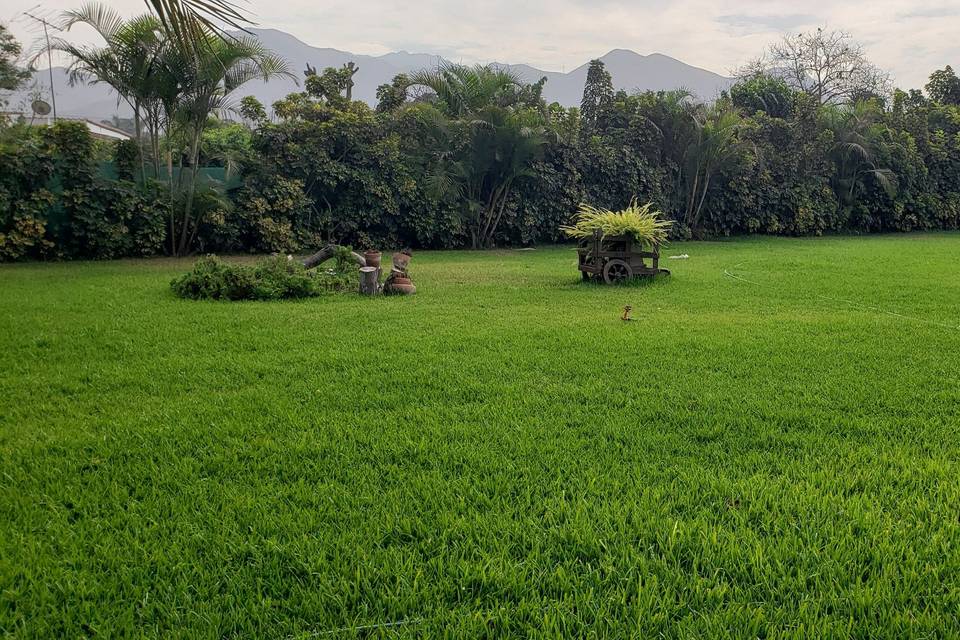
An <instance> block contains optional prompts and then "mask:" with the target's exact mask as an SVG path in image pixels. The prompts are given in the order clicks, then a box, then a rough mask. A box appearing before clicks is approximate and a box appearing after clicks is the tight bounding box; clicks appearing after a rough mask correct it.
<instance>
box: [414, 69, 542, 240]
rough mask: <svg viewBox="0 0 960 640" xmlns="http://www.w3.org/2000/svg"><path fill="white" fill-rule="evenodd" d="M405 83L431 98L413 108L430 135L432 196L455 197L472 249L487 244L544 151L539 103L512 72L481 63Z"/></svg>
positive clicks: (430, 73) (422, 75) (416, 76)
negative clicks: (425, 90) (427, 91)
mask: <svg viewBox="0 0 960 640" xmlns="http://www.w3.org/2000/svg"><path fill="white" fill-rule="evenodd" d="M410 84H411V86H417V85H419V86H422V87H426V88H428V89H430V90H431V91H432V92H433V93H434V94H435V100H434V103H433V104H432V105H426V106H420V107H418V109H419V111H418V114H419V116H420V118H421V120H422V121H424V122H425V123H426V124H427V125H428V129H429V130H430V131H431V132H432V136H433V142H434V144H433V145H432V147H433V148H434V149H435V152H434V160H433V163H432V171H431V173H430V175H429V177H428V180H429V182H430V184H431V186H432V187H433V191H434V192H435V193H438V194H442V195H454V196H456V197H458V198H460V200H461V204H462V207H463V212H464V217H465V218H466V219H467V226H468V228H469V230H470V236H471V242H472V245H473V247H474V248H479V247H488V246H490V245H491V244H492V243H493V240H494V237H495V236H496V232H497V228H498V226H499V224H500V221H501V220H502V218H503V215H504V211H505V210H506V207H507V203H508V201H509V199H510V196H511V194H512V190H513V187H514V186H515V184H516V182H517V181H518V180H520V179H521V178H523V177H524V176H527V175H529V174H530V172H531V167H532V164H533V162H534V161H535V160H536V159H537V158H539V157H540V156H541V154H542V152H543V147H544V145H545V144H546V128H545V127H544V122H545V120H544V118H545V115H544V114H545V108H544V105H543V101H542V99H540V98H539V94H538V93H536V92H527V93H524V92H523V85H522V83H521V82H520V80H519V79H518V78H517V77H516V76H515V75H513V74H511V73H509V72H507V71H505V70H502V69H497V68H494V67H485V66H482V65H477V66H472V67H468V66H464V65H445V66H442V67H440V68H438V69H436V70H434V71H421V72H419V73H414V74H412V75H411V76H410ZM535 93H536V96H537V97H536V99H531V96H533V95H535Z"/></svg>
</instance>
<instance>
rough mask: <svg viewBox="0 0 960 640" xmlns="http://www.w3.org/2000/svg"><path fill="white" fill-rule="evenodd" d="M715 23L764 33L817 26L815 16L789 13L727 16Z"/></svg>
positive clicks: (720, 17)
mask: <svg viewBox="0 0 960 640" xmlns="http://www.w3.org/2000/svg"><path fill="white" fill-rule="evenodd" d="M717 22H719V23H720V24H725V25H728V26H731V27H735V28H737V29H738V30H746V31H750V30H753V31H751V32H766V31H771V30H773V31H786V30H792V29H796V28H797V27H803V26H809V25H815V24H818V20H817V17H816V16H812V15H809V14H803V13H790V14H785V15H749V14H742V13H740V14H738V13H734V14H729V15H723V16H719V17H718V18H717Z"/></svg>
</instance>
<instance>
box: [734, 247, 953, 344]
mask: <svg viewBox="0 0 960 640" xmlns="http://www.w3.org/2000/svg"><path fill="white" fill-rule="evenodd" d="M743 264H744V263H742V262H740V263H738V264H735V265H733V266H732V267H730V269H732V270H734V271H735V270H737V269H739V268H740V267H742V266H743ZM723 275H725V276H727V277H728V278H731V279H733V280H738V281H740V282H745V283H747V284H752V285H755V286H758V287H765V286H767V285H763V284H760V283H759V282H754V281H753V280H747V279H746V278H744V277H742V276H739V275H737V274H735V273H732V272H731V271H730V270H729V269H724V270H723ZM814 297H816V298H819V299H820V300H827V301H830V302H841V303H843V304H846V305H849V306H851V307H855V308H857V309H862V310H864V311H873V312H875V313H881V314H884V315H888V316H893V317H894V318H900V319H901V320H912V321H913V322H922V323H924V324H929V325H933V326H936V327H942V328H944V329H953V330H955V331H956V330H960V325H952V324H947V323H945V322H938V321H936V320H930V319H928V318H918V317H916V316H908V315H904V314H902V313H897V312H896V311H889V310H887V309H884V308H882V307H877V306H872V305H868V304H863V303H860V302H855V301H853V300H844V299H843V298H831V297H829V296H823V295H820V294H814Z"/></svg>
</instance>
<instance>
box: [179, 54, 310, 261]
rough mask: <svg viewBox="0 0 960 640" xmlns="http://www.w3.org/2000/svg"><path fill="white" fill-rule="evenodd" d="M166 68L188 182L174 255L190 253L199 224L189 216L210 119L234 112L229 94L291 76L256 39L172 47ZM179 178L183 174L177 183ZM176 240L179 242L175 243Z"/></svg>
mask: <svg viewBox="0 0 960 640" xmlns="http://www.w3.org/2000/svg"><path fill="white" fill-rule="evenodd" d="M163 63H164V65H165V66H166V68H167V69H169V70H171V72H175V73H176V76H177V80H178V88H179V95H177V96H173V97H172V99H173V101H174V102H173V103H172V104H171V105H169V107H168V108H169V111H170V117H171V118H172V120H173V122H172V124H173V125H174V126H176V127H177V128H179V129H180V130H181V131H182V132H183V134H184V136H185V138H186V141H187V162H188V166H189V169H190V171H189V181H188V183H187V185H186V187H185V188H184V189H183V190H182V191H183V200H184V206H183V212H182V216H181V219H180V221H179V224H173V225H172V227H173V228H171V243H172V247H173V251H174V253H176V254H179V255H182V254H184V253H187V252H189V250H190V247H191V246H193V242H194V240H195V239H196V235H197V230H198V229H199V226H200V221H199V220H195V219H194V216H193V201H194V196H195V194H196V182H197V173H198V169H199V167H198V161H199V157H200V140H201V138H202V136H203V132H204V129H205V128H206V125H207V120H208V118H209V117H210V116H211V115H212V114H214V113H219V112H223V111H230V110H233V108H234V105H233V103H232V98H231V96H232V94H233V92H234V91H235V90H236V89H237V88H239V87H240V86H242V85H243V84H245V83H247V82H249V81H251V80H257V79H259V80H269V79H270V78H272V77H274V76H277V75H283V76H288V77H292V74H291V72H290V69H289V67H288V65H287V62H286V61H285V60H284V59H283V58H281V57H279V56H277V55H275V54H273V53H271V52H270V51H268V50H267V49H265V48H264V47H263V45H262V44H260V42H259V41H258V40H256V39H255V38H250V37H236V38H221V37H220V36H217V35H207V36H206V42H205V43H204V44H203V46H201V47H199V48H194V47H188V48H182V47H176V46H173V47H170V48H169V49H168V51H167V53H166V55H165V58H164V61H163ZM169 98H170V97H169V96H168V99H169ZM182 180H183V175H182V172H181V179H180V183H181V184H182ZM177 236H179V239H178V240H176V241H175V240H174V238H176V237H177Z"/></svg>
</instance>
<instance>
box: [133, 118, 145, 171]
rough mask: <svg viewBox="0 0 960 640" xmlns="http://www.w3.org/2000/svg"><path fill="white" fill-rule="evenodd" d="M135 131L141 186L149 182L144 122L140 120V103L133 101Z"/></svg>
mask: <svg viewBox="0 0 960 640" xmlns="http://www.w3.org/2000/svg"><path fill="white" fill-rule="evenodd" d="M133 130H134V131H135V132H136V137H137V159H138V160H140V184H146V182H147V165H146V159H145V158H144V157H143V122H142V121H141V120H140V101H139V100H134V101H133Z"/></svg>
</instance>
